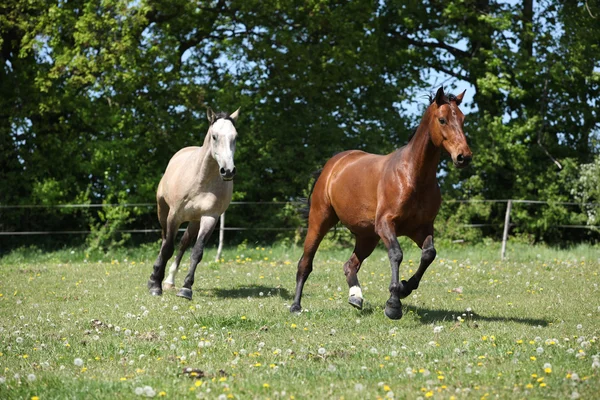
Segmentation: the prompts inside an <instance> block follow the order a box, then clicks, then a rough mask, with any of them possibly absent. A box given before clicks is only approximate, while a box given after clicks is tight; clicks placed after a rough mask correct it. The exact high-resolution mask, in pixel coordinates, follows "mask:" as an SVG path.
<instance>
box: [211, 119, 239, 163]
mask: <svg viewBox="0 0 600 400" xmlns="http://www.w3.org/2000/svg"><path fill="white" fill-rule="evenodd" d="M210 133H211V135H212V137H211V152H212V155H213V158H214V159H215V160H216V161H217V163H218V164H219V169H221V170H225V171H227V172H231V171H233V169H234V167H235V164H234V161H233V156H234V154H235V139H236V137H237V131H236V130H235V126H233V123H232V122H231V121H230V120H228V119H223V118H220V119H218V120H216V121H215V123H214V124H213V125H212V127H211V132H210Z"/></svg>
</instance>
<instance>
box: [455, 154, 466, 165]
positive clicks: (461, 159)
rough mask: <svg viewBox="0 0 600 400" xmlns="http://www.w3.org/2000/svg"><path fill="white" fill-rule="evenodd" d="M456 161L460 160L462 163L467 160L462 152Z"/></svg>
mask: <svg viewBox="0 0 600 400" xmlns="http://www.w3.org/2000/svg"><path fill="white" fill-rule="evenodd" d="M456 161H458V163H459V164H462V163H463V162H464V161H465V158H464V157H463V155H462V154H459V155H457V156H456Z"/></svg>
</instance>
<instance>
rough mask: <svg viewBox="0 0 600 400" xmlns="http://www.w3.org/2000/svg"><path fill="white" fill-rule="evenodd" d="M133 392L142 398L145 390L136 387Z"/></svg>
mask: <svg viewBox="0 0 600 400" xmlns="http://www.w3.org/2000/svg"><path fill="white" fill-rule="evenodd" d="M133 392H134V393H135V394H136V395H138V396H141V395H142V394H144V388H142V387H136V388H135V389H134V391H133Z"/></svg>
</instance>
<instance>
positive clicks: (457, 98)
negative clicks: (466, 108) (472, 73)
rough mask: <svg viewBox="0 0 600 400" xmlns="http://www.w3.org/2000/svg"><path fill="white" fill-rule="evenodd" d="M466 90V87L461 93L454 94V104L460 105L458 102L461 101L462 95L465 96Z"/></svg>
mask: <svg viewBox="0 0 600 400" xmlns="http://www.w3.org/2000/svg"><path fill="white" fill-rule="evenodd" d="M466 91H467V89H465V90H463V92H462V93H461V94H459V95H458V96H456V105H457V106H460V103H462V101H463V97H465V92H466Z"/></svg>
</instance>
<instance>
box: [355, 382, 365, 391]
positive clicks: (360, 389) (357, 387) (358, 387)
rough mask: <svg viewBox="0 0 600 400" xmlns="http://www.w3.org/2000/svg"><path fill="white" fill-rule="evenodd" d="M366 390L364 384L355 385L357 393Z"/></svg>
mask: <svg viewBox="0 0 600 400" xmlns="http://www.w3.org/2000/svg"><path fill="white" fill-rule="evenodd" d="M364 389H365V387H364V386H363V384H362V383H357V384H356V385H354V391H355V392H362V391H363V390H364Z"/></svg>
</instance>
